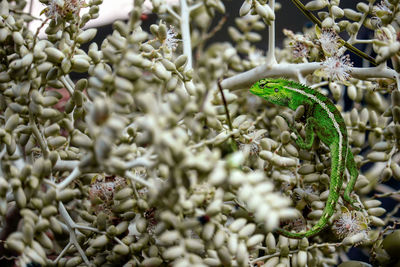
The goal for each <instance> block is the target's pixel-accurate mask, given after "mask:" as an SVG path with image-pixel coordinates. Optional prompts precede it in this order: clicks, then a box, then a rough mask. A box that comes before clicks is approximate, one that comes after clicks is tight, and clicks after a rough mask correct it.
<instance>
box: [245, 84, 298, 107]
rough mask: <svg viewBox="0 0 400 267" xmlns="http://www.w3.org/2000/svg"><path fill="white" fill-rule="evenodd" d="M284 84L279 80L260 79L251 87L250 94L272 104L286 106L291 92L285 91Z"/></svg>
mask: <svg viewBox="0 0 400 267" xmlns="http://www.w3.org/2000/svg"><path fill="white" fill-rule="evenodd" d="M285 82H286V81H285V80H280V79H262V80H259V81H258V82H256V83H255V84H253V86H251V88H250V92H251V93H252V94H255V95H256V96H259V97H262V98H264V99H265V100H267V101H269V102H271V103H273V104H276V105H280V106H288V103H289V102H290V99H291V92H290V91H289V90H286V87H285Z"/></svg>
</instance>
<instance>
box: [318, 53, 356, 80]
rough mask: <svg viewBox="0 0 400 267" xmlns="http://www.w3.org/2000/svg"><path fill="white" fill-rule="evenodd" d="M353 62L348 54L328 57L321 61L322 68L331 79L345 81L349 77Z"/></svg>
mask: <svg viewBox="0 0 400 267" xmlns="http://www.w3.org/2000/svg"><path fill="white" fill-rule="evenodd" d="M352 67H353V63H352V62H351V61H350V57H349V55H344V56H341V57H339V56H337V55H335V56H332V57H328V58H327V59H326V60H325V61H324V62H322V70H323V71H324V72H325V74H326V75H327V76H329V77H330V78H331V79H333V80H339V81H345V80H348V79H349V77H350V72H351V69H352Z"/></svg>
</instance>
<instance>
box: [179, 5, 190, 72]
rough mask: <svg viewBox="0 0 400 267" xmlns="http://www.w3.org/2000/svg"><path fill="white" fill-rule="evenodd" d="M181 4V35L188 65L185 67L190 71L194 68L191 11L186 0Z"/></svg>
mask: <svg viewBox="0 0 400 267" xmlns="http://www.w3.org/2000/svg"><path fill="white" fill-rule="evenodd" d="M180 3H181V16H180V23H181V34H182V42H183V54H185V55H186V56H187V64H186V66H185V70H189V69H191V68H192V43H191V40H190V25H189V21H190V17H189V16H190V10H189V7H188V5H187V2H186V0H180Z"/></svg>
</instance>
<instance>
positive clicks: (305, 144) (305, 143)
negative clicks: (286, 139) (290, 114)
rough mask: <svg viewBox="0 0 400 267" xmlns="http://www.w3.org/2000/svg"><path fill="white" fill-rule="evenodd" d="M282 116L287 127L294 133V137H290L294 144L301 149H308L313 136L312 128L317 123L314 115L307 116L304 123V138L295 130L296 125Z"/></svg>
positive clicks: (312, 141)
mask: <svg viewBox="0 0 400 267" xmlns="http://www.w3.org/2000/svg"><path fill="white" fill-rule="evenodd" d="M282 117H283V116H282ZM283 118H284V119H285V121H286V123H287V124H288V126H289V129H290V130H291V131H292V132H293V133H294V134H295V135H296V138H293V137H292V139H293V140H294V141H295V142H296V144H297V145H298V146H299V147H300V148H302V149H307V150H310V149H311V147H312V145H313V143H314V138H315V132H314V128H315V125H316V123H317V121H316V119H315V118H314V117H308V118H307V122H306V125H305V131H306V136H305V139H303V137H301V135H300V133H299V132H298V131H297V129H296V127H294V126H293V124H292V123H290V122H289V121H288V120H287V119H286V118H285V117H283Z"/></svg>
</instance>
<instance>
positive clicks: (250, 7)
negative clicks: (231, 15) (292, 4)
mask: <svg viewBox="0 0 400 267" xmlns="http://www.w3.org/2000/svg"><path fill="white" fill-rule="evenodd" d="M249 12H251V14H252V15H259V16H260V17H261V18H262V19H263V20H264V22H265V23H267V24H270V23H271V21H274V20H275V13H274V11H273V9H272V8H271V7H270V6H269V5H268V4H267V3H266V1H259V0H245V1H244V2H243V4H242V7H241V8H240V11H239V13H240V16H245V15H247V14H248V13H249Z"/></svg>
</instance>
